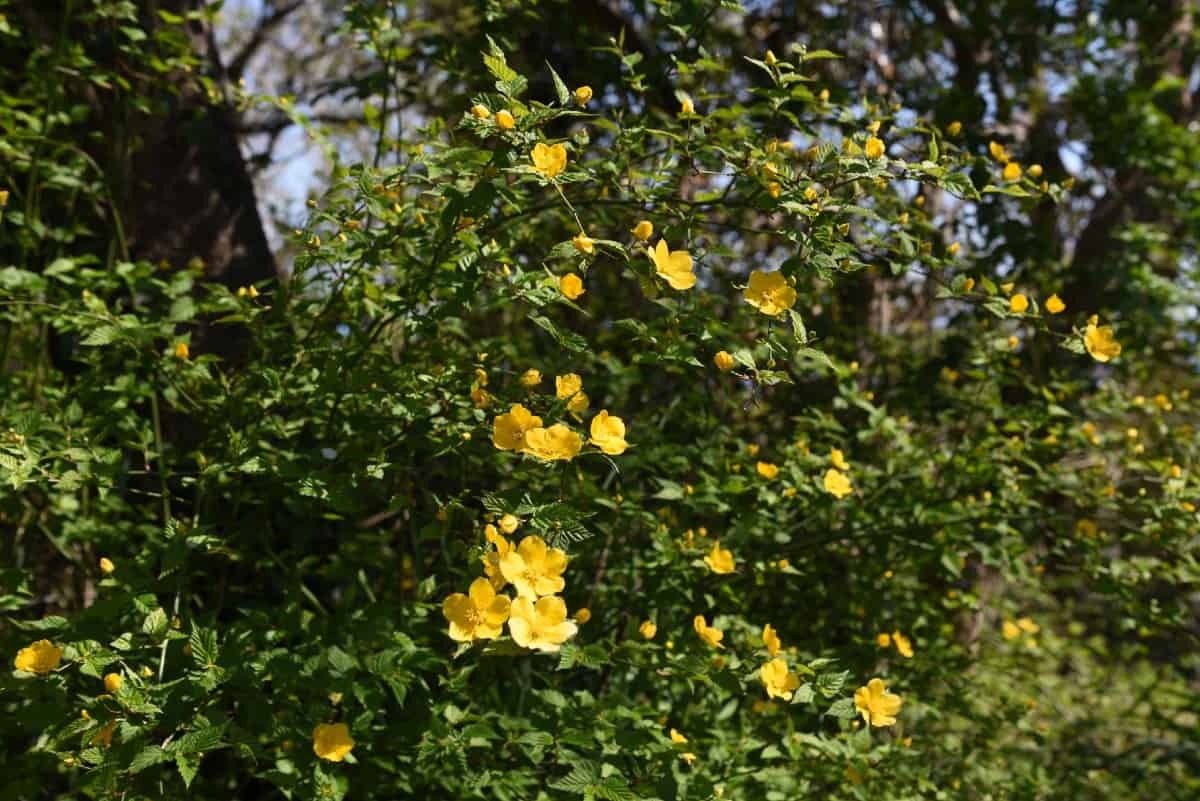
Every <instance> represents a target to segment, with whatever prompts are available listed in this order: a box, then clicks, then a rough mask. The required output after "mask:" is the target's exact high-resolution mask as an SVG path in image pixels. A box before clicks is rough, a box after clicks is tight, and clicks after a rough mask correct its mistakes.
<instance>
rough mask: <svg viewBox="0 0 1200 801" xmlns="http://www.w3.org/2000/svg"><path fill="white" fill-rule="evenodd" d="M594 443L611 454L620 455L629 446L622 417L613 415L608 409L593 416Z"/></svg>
mask: <svg viewBox="0 0 1200 801" xmlns="http://www.w3.org/2000/svg"><path fill="white" fill-rule="evenodd" d="M591 433H592V439H591V441H592V444H593V445H595V446H596V447H597V448H599V449H600V450H602V451H604V452H605V453H607V454H608V455H609V456H620V455H621V454H622V453H624V452H625V449H626V448H628V447H629V443H628V442H626V441H625V422H624V421H623V420H622V419H621V418H620V417H615V416H612V415H610V414H609V413H608V410H607V409H601V410H600V412H599V413H598V414H597V415H596V416H595V417H593V418H592V425H591Z"/></svg>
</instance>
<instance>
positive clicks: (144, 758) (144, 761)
mask: <svg viewBox="0 0 1200 801" xmlns="http://www.w3.org/2000/svg"><path fill="white" fill-rule="evenodd" d="M170 758H171V755H170V754H169V753H167V752H166V751H164V750H163V749H161V748H159V747H158V746H157V745H151V746H147V747H146V748H143V749H142V750H141V752H140V753H138V755H137V756H135V757H134V758H133V761H132V762H130V763H129V772H130V773H141V772H142V771H143V770H145V769H146V768H149V767H152V766H154V765H158V764H160V763H162V762H166V761H167V760H169V759H170Z"/></svg>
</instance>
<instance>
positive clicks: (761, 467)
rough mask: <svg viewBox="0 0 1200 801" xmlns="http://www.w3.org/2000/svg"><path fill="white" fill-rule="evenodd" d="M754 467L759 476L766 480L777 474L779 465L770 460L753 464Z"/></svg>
mask: <svg viewBox="0 0 1200 801" xmlns="http://www.w3.org/2000/svg"><path fill="white" fill-rule="evenodd" d="M754 469H755V470H757V471H758V474H759V475H760V476H762V477H763V478H765V479H767V480H768V481H770V480H771V479H773V478H775V476H777V475H779V467H778V466H777V465H774V464H772V463H771V462H759V463H758V464H756V465H755V466H754Z"/></svg>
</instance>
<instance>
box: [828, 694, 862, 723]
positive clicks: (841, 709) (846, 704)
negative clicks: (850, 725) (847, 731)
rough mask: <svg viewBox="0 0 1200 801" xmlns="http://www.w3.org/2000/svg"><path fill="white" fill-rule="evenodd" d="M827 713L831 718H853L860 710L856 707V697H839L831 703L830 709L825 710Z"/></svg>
mask: <svg viewBox="0 0 1200 801" xmlns="http://www.w3.org/2000/svg"><path fill="white" fill-rule="evenodd" d="M825 714H826V716H828V717H831V718H840V719H842V720H851V719H853V718H854V717H855V716H856V715H857V714H858V712H857V710H855V708H854V699H852V698H839V699H838V700H836V701H834V702H833V703H832V704H830V706H829V709H826V710H825Z"/></svg>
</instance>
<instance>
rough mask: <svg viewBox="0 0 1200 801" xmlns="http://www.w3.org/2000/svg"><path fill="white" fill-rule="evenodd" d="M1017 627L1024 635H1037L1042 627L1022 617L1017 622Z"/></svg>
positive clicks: (1031, 619)
mask: <svg viewBox="0 0 1200 801" xmlns="http://www.w3.org/2000/svg"><path fill="white" fill-rule="evenodd" d="M1017 626H1018V627H1020V629H1021V631H1023V632H1025V633H1026V634H1037V633H1038V632H1039V631H1041V630H1042V627H1041V626H1039V625H1038V624H1037V623H1034V622H1033V618H1028V617H1023V618H1021V619H1020V620H1018V621H1017Z"/></svg>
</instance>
